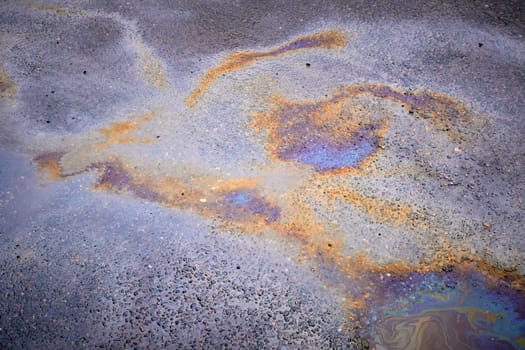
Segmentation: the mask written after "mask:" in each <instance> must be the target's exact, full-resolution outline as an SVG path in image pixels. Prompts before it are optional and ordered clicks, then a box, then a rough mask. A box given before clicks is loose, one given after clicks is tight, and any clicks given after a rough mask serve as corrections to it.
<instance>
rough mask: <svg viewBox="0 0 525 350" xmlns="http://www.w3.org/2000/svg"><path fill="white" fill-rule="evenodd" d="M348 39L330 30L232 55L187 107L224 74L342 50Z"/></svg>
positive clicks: (202, 82) (207, 78)
mask: <svg viewBox="0 0 525 350" xmlns="http://www.w3.org/2000/svg"><path fill="white" fill-rule="evenodd" d="M347 41H348V39H347V38H346V36H345V35H344V34H343V33H341V32H340V31H338V30H329V31H325V32H320V33H316V34H312V35H305V36H300V37H298V38H297V39H295V40H293V41H291V42H290V43H288V44H285V45H282V46H280V47H278V48H276V49H271V50H268V51H240V52H234V53H231V54H230V55H229V56H228V57H227V58H226V59H225V60H224V61H223V62H222V63H220V64H219V65H218V66H217V67H214V68H212V69H210V70H209V71H207V72H206V73H205V74H204V76H203V77H202V78H201V80H200V82H199V85H198V87H197V88H196V89H195V90H193V91H192V92H191V93H190V95H189V96H188V97H187V98H186V101H185V103H186V105H187V106H188V107H193V106H194V105H195V104H196V103H197V102H198V100H199V98H200V97H201V96H202V94H204V93H205V92H206V90H208V88H209V87H210V85H211V84H213V82H214V81H215V80H217V78H218V77H219V76H221V75H223V74H227V73H231V72H234V71H238V70H241V69H243V68H246V67H248V66H249V65H251V64H253V63H255V62H257V61H260V60H264V59H268V58H272V57H280V56H285V55H289V54H292V53H294V52H297V51H302V50H306V49H314V48H320V49H340V48H343V47H345V46H346V44H347Z"/></svg>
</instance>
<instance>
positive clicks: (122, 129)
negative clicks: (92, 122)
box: [95, 112, 154, 151]
mask: <svg viewBox="0 0 525 350" xmlns="http://www.w3.org/2000/svg"><path fill="white" fill-rule="evenodd" d="M153 117H154V113H153V112H149V113H147V114H145V115H143V116H141V117H139V118H136V119H135V120H131V121H125V122H115V123H112V124H111V125H110V126H109V127H107V128H100V129H99V130H98V131H99V132H100V133H101V134H103V135H104V136H105V137H106V140H105V141H104V142H101V143H98V144H96V145H95V151H102V150H105V149H108V148H109V147H110V146H112V145H120V144H130V143H137V142H142V143H150V142H151V141H152V140H151V139H139V138H136V137H134V136H132V135H130V134H131V133H133V132H134V131H136V130H137V129H138V127H139V126H140V124H142V123H145V122H147V121H150V120H151V119H153Z"/></svg>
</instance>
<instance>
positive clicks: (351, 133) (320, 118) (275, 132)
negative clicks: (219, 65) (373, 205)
mask: <svg viewBox="0 0 525 350" xmlns="http://www.w3.org/2000/svg"><path fill="white" fill-rule="evenodd" d="M365 96H368V97H372V98H373V99H377V100H379V101H382V100H390V101H393V102H395V103H397V104H399V105H403V106H405V108H406V109H408V110H410V111H415V112H416V113H417V114H418V115H421V116H422V117H423V118H425V119H427V120H428V121H429V123H430V124H431V125H432V126H433V127H434V128H436V130H438V131H440V132H443V133H445V134H446V135H447V136H450V137H451V138H453V139H454V140H456V141H461V140H462V139H463V138H464V135H465V134H466V133H465V132H462V128H466V127H467V126H468V125H472V118H471V116H470V113H469V112H468V110H467V109H466V108H465V107H464V106H463V105H462V104H461V103H459V102H458V101H455V100H453V99H452V98H450V97H448V96H445V95H441V94H437V93H433V92H422V91H420V92H416V93H409V92H407V91H402V90H397V89H394V88H392V87H389V86H387V85H381V84H362V85H354V86H346V87H342V88H339V89H337V90H335V91H334V92H333V93H332V94H331V97H329V98H327V99H324V100H319V101H301V102H292V101H288V100H286V99H284V98H283V97H280V96H274V97H272V98H271V99H270V101H269V105H270V107H269V109H270V112H267V113H255V114H254V120H253V122H252V127H253V128H255V130H257V131H260V132H262V131H266V132H267V134H268V141H269V142H268V143H267V150H268V152H269V153H270V155H272V156H273V157H274V158H275V159H278V160H281V161H292V162H297V163H302V164H307V165H310V166H312V167H313V168H314V169H315V171H317V172H319V173H327V174H330V173H332V174H336V173H340V172H341V171H348V170H359V169H360V167H361V166H362V165H363V163H365V162H366V161H367V160H368V159H370V157H371V156H373V154H374V153H375V152H377V151H378V150H379V149H380V148H381V147H380V146H381V140H382V139H383V137H384V136H385V134H386V132H387V131H388V125H389V122H390V120H391V116H390V115H388V114H387V113H385V112H382V113H383V114H381V113H377V114H375V115H372V114H371V113H370V112H367V111H366V110H363V109H361V108H356V106H357V105H358V104H359V100H361V99H362V98H363V97H365Z"/></svg>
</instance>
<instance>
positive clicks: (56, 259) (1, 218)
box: [0, 0, 525, 350]
mask: <svg viewBox="0 0 525 350" xmlns="http://www.w3.org/2000/svg"><path fill="white" fill-rule="evenodd" d="M334 29H335V30H336V31H337V32H338V33H341V34H340V35H341V36H344V37H345V43H344V45H340V46H341V47H339V46H338V45H334V46H337V47H335V48H334V47H328V46H329V45H328V44H324V43H321V44H318V43H316V42H314V44H311V45H312V47H313V48H306V49H305V50H303V48H299V49H297V52H295V51H294V52H292V53H290V54H288V53H287V54H280V53H279V54H277V55H274V54H273V52H275V51H278V50H279V48H282V47H286V43H290V42H294V41H293V40H296V42H299V43H300V44H301V45H302V42H301V41H300V39H296V38H301V37H302V36H305V35H315V34H316V33H324V32H327V31H330V30H334ZM338 35H339V34H338ZM524 35H525V9H524V5H523V3H522V2H520V1H495V2H489V1H459V2H458V1H445V2H442V1H439V2H438V1H436V2H434V1H426V2H424V3H421V2H419V1H402V2H392V1H379V2H374V3H371V2H367V1H351V2H347V1H320V2H316V1H306V2H300V3H289V2H281V1H261V2H250V1H235V0H232V1H215V0H213V1H212V0H210V1H179V2H176V3H173V2H169V1H165V2H131V1H130V2H125V1H113V2H106V1H63V2H37V1H24V2H20V1H6V2H2V3H1V4H0V43H1V44H0V118H1V122H0V348H5V349H73V348H89V349H91V348H111V349H119V348H130V349H131V348H137V349H143V348H144V349H159V348H167V349H222V348H232V349H306V348H308V349H369V348H375V349H378V350H380V349H387V348H392V349H395V348H402V347H399V346H398V345H399V344H398V345H395V344H394V345H392V344H393V343H388V342H387V340H386V339H387V336H386V335H384V333H381V331H379V330H378V329H379V328H374V327H375V326H374V322H376V321H377V318H373V317H376V315H377V312H378V311H377V310H376V308H378V307H379V308H381V307H382V305H385V304H384V303H386V301H384V300H383V299H382V298H383V294H384V296H385V297H384V299H385V300H390V299H389V298H391V297H392V298H394V297H395V296H396V295H397V294H395V293H398V289H396V288H397V287H395V288H393V287H392V290H390V289H388V288H390V287H389V286H390V284H388V285H387V284H384V285H383V284H381V283H382V282H377V281H376V277H377V276H378V274H381V280H383V273H385V275H384V276H388V277H390V273H393V274H394V273H399V275H403V276H407V275H408V272H407V269H413V271H415V272H416V273H422V274H423V273H426V271H427V270H425V268H426V267H427V266H428V269H429V270H432V269H434V267H437V270H438V271H439V273H443V272H447V271H448V270H447V269H448V267H447V266H449V265H447V264H448V263H449V262H450V264H452V265H458V266H460V265H461V263H463V262H464V261H466V260H468V262H469V264H470V262H472V263H473V264H475V265H476V266H477V267H476V271H477V270H478V267H479V271H482V273H483V274H488V275H490V276H495V277H494V278H495V279H497V280H498V281H504V283H506V284H505V288H509V289H504V293H506V292H505V291H507V292H508V293H509V294H508V295H511V294H512V293H517V294H516V295H517V297H516V299H513V300H517V301H515V304H514V305H517V306H516V310H517V311H516V313H517V315H518V318H519V319H524V318H525V314H524V311H525V308H523V305H525V301H524V300H525V297H524V294H523V290H524V288H525V287H524V286H523V284H522V283H523V276H524V274H525V260H524V257H525V255H524V254H525V253H524V252H525V243H524V242H525V241H524V240H523V235H524V231H523V223H524V219H525V217H524V213H525V204H524V192H525V180H524V178H523V174H524V170H525V146H524V144H523V140H522V138H523V134H524V132H525V123H524V122H523V115H524V113H525V102H524V101H525V39H524ZM298 40H299V41H298ZM312 40H313V39H312ZM297 45H299V44H297ZM316 45H317V46H316ZM323 45H324V46H323ZM272 50H273V51H272ZM294 50H295V47H294ZM237 51H242V52H252V53H253V52H259V53H260V52H266V53H268V52H270V53H272V54H271V55H270V54H268V55H267V56H268V58H267V57H266V56H264V57H262V56H261V57H262V58H261V57H257V58H256V59H255V58H254V59H252V58H250V59H248V61H249V64H244V63H242V64H240V65H239V66H238V67H237V66H235V68H232V67H234V66H233V65H232V66H231V67H230V66H227V65H225V66H226V68H225V69H224V70H223V71H220V73H219V74H217V77H216V78H214V79H213V80H212V82H211V83H210V84H209V85H206V88H205V89H202V90H203V92H202V94H201V95H200V96H199V100H198V102H196V103H195V105H189V104H188V103H187V98H188V96H189V95H190V93H191V92H192V91H195V89H196V88H197V86H199V83H200V82H203V81H204V79H205V78H206V72H210V71H212V70H213V68H214V67H221V62H223V63H224V62H227V59H228V57H229V56H228V54H229V53H230V52H237ZM259 55H260V54H259ZM270 56H271V57H270ZM253 57H255V56H253ZM250 60H251V61H250ZM368 83H369V84H385V85H386V86H390V87H391V88H390V89H391V90H388V91H390V93H391V94H399V95H403V94H404V95H411V94H412V93H414V94H415V95H417V94H419V91H423V90H424V91H431V92H432V93H428V94H427V95H424V94H422V95H417V96H427V97H423V98H422V100H425V98H427V99H428V96H432V97H433V98H435V100H436V101H445V102H446V106H447V108H456V109H454V111H456V110H460V109H459V107H456V106H458V105H461V106H464V108H465V110H468V119H465V120H466V121H461V120H460V121H455V120H452V121H450V120H448V119H446V122H444V123H442V124H439V123H436V124H433V123H432V122H428V120H429V118H437V119H439V118H445V117H443V115H444V114H443V113H445V114H446V113H448V112H447V111H449V110H448V109H447V110H445V112H443V109H442V107H441V105H439V106H438V107H436V106H437V105H436V104H434V105H431V106H430V107H428V108H430V109H431V111H430V112H428V113H427V110H426V109H425V108H427V107H426V106H423V107H419V106H418V105H417V103H415V102H412V105H410V101H412V100H407V101H408V102H407V101H403V100H402V99H401V98H399V97H393V98H392V97H388V98H386V97H385V96H379V93H377V92H376V93H375V94H376V95H373V94H372V96H371V97H370V98H369V97H366V96H365V97H362V96H360V95H359V96H357V95H356V96H354V95H352V93H348V96H346V95H345V97H344V98H348V101H349V104H354V105H355V106H357V107H351V108H353V109H351V110H352V113H355V115H359V116H361V114H360V113H362V117H359V118H362V119H360V120H361V121H362V122H363V123H370V125H372V124H373V125H374V127H375V125H376V124H374V123H377V125H380V127H379V126H378V127H377V130H376V129H373V128H372V129H371V130H373V131H370V132H369V134H366V137H370V138H371V140H372V141H371V142H372V144H373V146H374V147H376V148H377V150H374V151H373V152H372V151H370V152H369V153H370V154H374V157H375V158H373V160H372V163H368V158H366V159H361V158H360V159H358V161H356V162H355V164H354V163H351V164H349V165H348V164H347V167H346V168H344V169H343V172H335V171H334V173H333V174H332V173H329V174H328V173H326V172H324V171H325V170H326V169H325V168H322V167H321V166H320V165H318V163H316V162H317V161H318V159H317V158H315V157H313V158H308V157H310V156H311V154H310V153H306V156H305V155H303V154H302V153H301V155H300V156H296V155H295V153H293V152H291V151H290V152H291V153H289V154H292V155H289V154H288V153H287V154H286V155H283V154H284V151H282V149H285V150H288V149H289V148H290V147H295V146H296V145H297V143H300V142H302V139H301V138H300V136H297V137H298V139H299V141H297V139H296V138H293V137H295V136H293V137H290V139H288V136H289V133H291V131H290V132H288V131H287V132H286V133H279V132H276V133H275V134H272V132H273V130H274V129H275V128H276V129H277V130H280V129H279V128H282V127H283V126H282V125H280V124H279V125H277V124H272V123H274V120H280V119H279V118H283V120H288V121H290V120H292V121H293V120H294V119H293V118H294V117H293V116H289V115H288V114H286V113H288V112H287V111H288V109H287V108H289V106H292V105H293V104H294V103H296V104H297V105H298V107H293V108H297V110H298V111H300V113H304V115H306V116H309V114H308V113H310V111H311V110H313V109H314V107H308V106H309V105H308V103H311V104H314V102H312V101H316V102H315V103H318V102H319V101H321V102H319V103H321V105H322V103H324V102H325V101H330V99H331V98H332V97H333V96H337V94H338V93H339V92H340V91H341V90H338V89H341V87H345V86H361V87H362V86H367V85H363V84H368ZM374 86H375V85H374ZM362 89H364V88H363V87H362ZM274 96H280V97H282V100H279V99H278V98H274ZM396 96H397V95H396ZM436 96H437V97H436ZM443 96H446V97H443ZM272 98H274V99H273V100H272ZM276 101H277V102H276ZM283 101H284V102H283ZM304 101H306V102H304ZM432 101H434V100H432ZM455 101H459V102H457V103H456V102H455ZM436 103H437V102H436ZM439 103H441V102H439ZM303 104H306V105H307V107H305V109H300V108H303V107H301V106H303ZM323 106H324V105H323ZM345 106H346V105H345ZM450 106H452V107H450ZM308 108H310V109H308ZM323 108H324V107H323ZM327 108H328V107H327ZM344 108H346V107H344ZM349 108H350V107H349ZM418 108H419V109H418ZM440 108H441V109H440ZM443 108H444V107H443ZM461 108H463V107H461ZM290 110H292V109H290ZM362 110H365V112H362ZM451 110H452V109H451ZM293 111H295V109H293ZM150 112H151V116H152V117H151V118H150V117H148V116H149V114H148V113H150ZM368 112H369V113H370V114H371V115H372V116H369V115H368V114H366V113H368ZM279 113H281V114H279ZM290 113H292V112H290ZM341 113H343V112H341ZM292 114H293V113H292ZM292 114H291V115H292ZM458 114H461V113H460V112H458ZM466 114H467V113H465V115H466ZM312 115H313V117H312V118H316V117H317V115H316V114H315V113H314V114H312ZM414 115H415V116H416V117H414ZM144 116H147V117H144ZM283 116H284V117H283ZM141 118H142V119H141ZM272 118H273V119H272ZM308 118H309V117H308ZM446 118H448V117H446ZM465 118H466V117H465ZM254 120H256V125H255V124H254V122H253V121H254ZM458 120H459V119H458ZM115 123H121V124H115ZM257 123H258V124H257ZM282 123H283V125H287V124H286V121H284V122H282ZM383 123H384V124H383ZM447 123H448V124H447ZM297 124H300V122H297ZM254 125H255V126H254ZM276 125H277V126H276ZM337 127H338V125H336V126H335V127H334V128H335V129H337ZM352 127H353V126H352ZM272 128H274V129H272ZM335 129H334V130H335ZM286 130H288V129H286ZM290 130H291V128H290ZM337 130H339V129H337ZM359 130H361V129H359ZM366 130H368V129H366ZM384 130H387V131H384ZM429 130H430V131H429ZM307 131H308V132H310V131H309V130H307ZM331 131H333V130H331ZM331 131H330V132H331ZM323 132H324V131H323ZM337 132H339V131H337ZM367 132H368V131H367ZM301 133H305V131H304V130H302V131H300V132H299V135H301ZM318 134H319V135H324V134H322V132H319V133H318ZM348 134H352V133H351V132H348ZM354 134H355V135H357V134H358V133H357V132H355V133H354ZM354 134H352V135H354ZM272 135H273V136H272ZM275 135H277V136H275ZM283 135H284V136H283ZM316 135H317V134H316ZM337 135H339V134H337ZM341 135H344V133H343V134H341ZM359 135H361V134H359ZM281 138H282V140H283V141H282V142H283V145H281V143H280V142H281V141H280V140H281ZM338 140H339V139H338ZM294 142H295V143H294ZM352 142H354V141H353V140H352ZM323 145H324V144H323ZM330 145H331V144H330ZM300 146H302V144H300ZM286 147H288V148H286ZM352 147H354V146H352ZM355 147H357V146H355ZM354 150H355V149H354V148H352V151H354ZM303 151H304V147H303ZM356 152H357V151H356ZM363 152H364V151H363ZM367 152H368V151H367ZM374 152H377V156H375V154H376V153H374ZM357 153H358V152H357ZM365 153H366V152H365ZM365 153H358V154H359V157H368V156H369V153H366V154H365ZM42 154H44V155H47V157H48V158H49V159H52V161H47V162H43V161H39V158H38V157H39V156H40V157H41V158H40V159H42V156H41V155H42ZM50 154H51V155H53V156H49V155H50ZM353 154H354V153H352V155H353ZM363 154H365V155H363ZM53 157H54V158H53ZM323 157H325V156H324V155H323ZM331 157H340V158H344V157H343V156H341V154H339V155H335V156H333V155H331ZM305 159H306V160H305ZM312 159H313V160H312ZM322 160H323V161H324V160H325V159H324V158H323V159H322ZM55 161H56V163H54V162H55ZM352 162H354V158H352ZM323 164H324V163H323ZM329 164H339V163H337V162H335V163H334V161H331V162H329ZM356 164H357V165H356ZM370 164H372V165H370ZM316 166H317V167H316ZM331 166H332V165H330V167H331ZM354 167H355V169H358V172H357V173H356V172H355V171H354V170H355V169H354ZM108 169H109V170H108ZM111 169H120V170H118V171H120V173H119V174H120V177H117V176H116V175H113V177H112V176H111V174H109V173H110V172H111ZM363 169H364V170H363ZM329 170H330V171H331V170H334V169H332V168H330V169H329ZM335 170H338V169H335ZM347 170H348V172H345V171H347ZM54 171H55V172H54ZM114 171H116V170H114ZM360 171H363V172H360ZM122 173H123V174H124V175H122ZM239 179H240V180H239ZM250 179H257V180H256V181H255V180H254V181H251V180H250ZM253 183H256V184H255V185H253ZM225 184H226V185H225ZM216 188H217V189H216ZM245 188H248V189H249V190H247V193H249V194H250V195H252V192H251V191H252V190H253V193H256V194H254V196H255V197H254V198H251V197H250V198H248V199H246V198H244V197H242V198H241V197H234V198H235V200H236V202H231V203H230V202H227V199H228V198H231V196H230V197H228V196H227V195H231V194H232V193H233V195H234V196H238V195H239V193H241V191H244V190H245ZM228 191H230V192H231V193H230V192H228ZM339 191H340V192H339ZM175 192H177V196H184V199H183V198H182V197H180V198H179V197H177V198H176V199H174V196H175V194H174V193H175ZM224 193H227V195H224ZM242 193H244V192H242ZM327 193H336V194H334V196H333V198H336V203H335V204H334V203H332V202H331V201H333V200H334V199H333V198H332V197H327ZM343 197H344V198H345V199H344V200H343V199H341V198H343ZM225 198H226V199H225ZM228 200H229V199H228ZM210 202H213V203H218V204H217V205H216V206H213V203H210ZM267 202H268V203H270V204H268V203H267ZM246 203H248V204H246ZM236 205H239V206H241V205H246V206H245V207H242V208H241V209H239V208H237V207H236ZM268 207H270V208H273V210H274V211H272V215H273V216H265V215H266V211H265V210H267V208H268ZM232 208H233V209H232ZM261 208H262V209H261ZM275 208H278V209H275ZM392 208H394V209H392ZM396 208H397V209H396ZM400 208H401V209H400ZM403 208H407V209H406V210H405V209H403ZM407 212H408V214H406V213H407ZM320 227H321V228H320ZM327 247H329V248H327ZM332 248H333V249H332ZM334 251H335V253H330V252H334ZM455 254H456V255H455ZM362 255H364V256H366V257H367V260H366V261H367V263H366V264H365V265H366V267H363V268H362V269H360V268H361V265H359V268H356V267H355V266H356V265H358V264H356V263H348V264H347V263H346V260H344V259H346V257H354V256H358V257H360V256H362ZM443 255H445V257H443ZM343 261H344V262H343ZM351 261H353V260H351ZM397 261H401V262H402V263H406V264H407V266H409V267H408V268H405V267H399V265H396V264H394V265H389V264H391V263H392V262H397ZM352 264H354V265H352ZM377 266H380V267H379V268H378V267H377ZM383 266H387V267H386V268H383ZM392 266H393V267H392ZM469 266H470V265H469ZM487 266H489V267H487ZM468 268H470V267H468ZM389 269H390V270H389ZM458 269H459V268H458ZM450 270H452V268H450ZM378 271H379V272H378ZM432 271H433V270H432ZM469 271H470V270H469ZM448 272H450V271H448ZM371 275H373V277H370V276H371ZM410 278H412V277H410ZM454 278H455V277H454ZM458 278H459V277H458ZM490 278H492V277H490ZM490 278H489V279H490ZM359 281H361V282H362V284H364V285H366V284H367V283H369V284H370V286H371V287H370V288H368V287H366V286H365V287H363V285H360V284H359V283H361V282H359ZM375 283H378V284H375ZM392 283H394V284H395V283H396V282H395V281H394V282H392ZM447 283H449V282H447ZM498 283H499V284H498V288H500V287H501V285H502V283H503V282H501V283H500V282H498ZM507 284H508V286H507ZM356 285H359V286H358V287H356ZM378 286H380V287H378ZM447 286H448V284H447ZM377 288H379V289H381V288H385V292H384V293H374V292H373V291H372V289H377ZM369 289H370V290H369ZM392 291H395V292H392ZM389 293H394V294H392V295H391V294H389ZM364 295H367V296H366V297H363V296H364ZM368 295H370V298H368ZM393 295H394V296H393ZM403 295H404V294H403ZM512 295H515V294H512ZM360 297H363V299H362V300H364V304H363V303H361V304H359V305H358V302H357V301H358V300H360V301H362V300H361V299H360ZM367 298H368V299H367ZM380 299H381V300H380ZM412 300H413V299H412ZM354 301H355V302H354ZM363 305H364V307H363ZM372 309H373V310H374V311H372ZM356 310H357V311H356ZM369 315H373V317H372V316H369ZM377 317H379V318H381V316H377ZM377 327H379V326H377ZM509 337H510V336H509ZM416 338H417V337H416ZM518 338H519V337H517V338H513V339H514V340H512V341H514V342H513V343H512V344H513V346H514V347H513V348H520V346H521V347H523V346H524V344H525V341H523V340H519V339H518ZM505 339H507V338H505ZM509 339H510V338H509ZM516 339H517V340H516ZM521 339H523V338H521ZM427 341H428V340H427ZM520 341H521V343H520ZM509 342H511V341H509ZM388 344H390V345H388ZM410 344H412V343H410ZM419 344H420V347H419V348H425V347H424V346H423V347H421V346H422V345H421V343H419ZM423 344H429V343H424V342H423ZM516 344H517V345H516ZM410 346H413V344H412V345H410ZM413 348H418V347H417V346H416V347H413ZM471 348H472V347H471ZM494 348H496V347H494Z"/></svg>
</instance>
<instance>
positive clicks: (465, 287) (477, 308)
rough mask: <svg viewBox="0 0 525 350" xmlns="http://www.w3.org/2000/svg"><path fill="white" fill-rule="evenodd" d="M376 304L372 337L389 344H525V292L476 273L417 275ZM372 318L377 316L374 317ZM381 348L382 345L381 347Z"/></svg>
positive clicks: (467, 346) (511, 346) (502, 346)
mask: <svg viewBox="0 0 525 350" xmlns="http://www.w3.org/2000/svg"><path fill="white" fill-rule="evenodd" d="M395 284H397V285H398V286H397V288H395V292H396V293H399V294H397V295H396V294H391V295H388V293H389V292H390V293H392V290H390V291H389V290H388V289H386V290H385V294H386V296H385V299H390V301H389V303H387V304H386V305H385V304H382V305H381V307H380V308H378V307H375V308H374V307H373V308H371V310H373V311H372V312H371V315H372V316H369V318H372V319H376V320H377V321H376V322H374V326H373V327H372V329H373V331H372V332H373V337H374V339H375V340H376V341H377V343H378V344H380V345H382V346H384V347H385V348H387V349H422V348H425V349H519V348H521V347H523V346H524V345H525V343H524V342H525V337H524V334H525V319H524V317H523V314H524V312H525V304H524V299H523V295H520V293H519V292H516V291H514V290H512V289H511V288H509V286H507V285H505V284H500V285H495V286H494V285H490V284H488V285H487V281H486V279H485V278H484V277H483V276H481V275H480V274H479V273H477V272H473V271H468V272H466V273H461V272H460V273H456V272H448V273H447V272H442V273H430V274H426V275H418V274H413V275H409V278H408V279H404V280H402V281H396V282H395ZM372 322H373V321H372ZM378 348H379V347H378Z"/></svg>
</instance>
